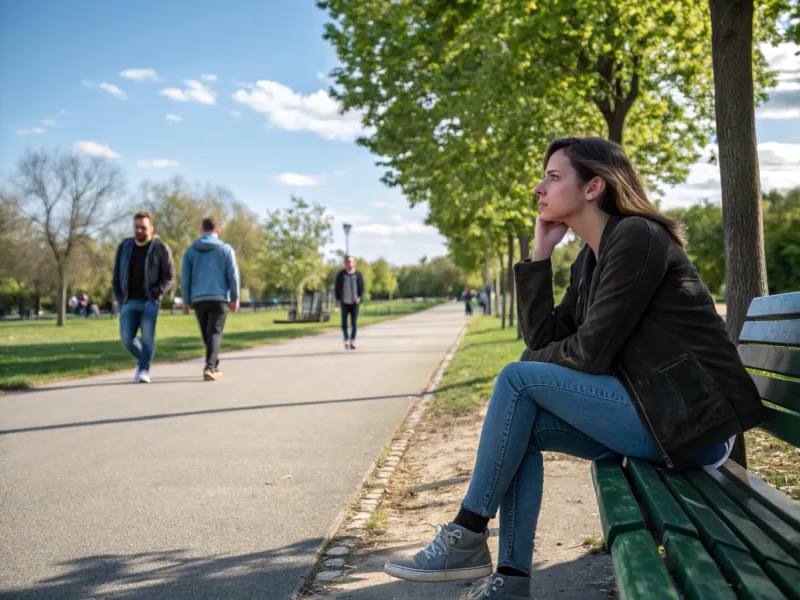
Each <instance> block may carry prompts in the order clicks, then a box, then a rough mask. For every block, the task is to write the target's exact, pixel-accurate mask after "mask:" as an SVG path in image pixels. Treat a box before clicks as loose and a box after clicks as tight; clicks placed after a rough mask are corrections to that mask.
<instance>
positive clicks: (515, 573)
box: [497, 567, 531, 579]
mask: <svg viewBox="0 0 800 600" xmlns="http://www.w3.org/2000/svg"><path fill="white" fill-rule="evenodd" d="M497 572H498V573H500V575H505V576H506V577H527V578H528V579H530V577H531V576H530V575H528V574H527V573H523V572H522V571H520V570H519V569H515V568H514V567H497Z"/></svg>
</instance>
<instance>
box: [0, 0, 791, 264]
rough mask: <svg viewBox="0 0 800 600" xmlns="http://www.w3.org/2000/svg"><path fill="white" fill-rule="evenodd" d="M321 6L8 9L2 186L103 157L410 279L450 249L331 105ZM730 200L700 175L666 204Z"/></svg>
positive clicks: (766, 125)
mask: <svg viewBox="0 0 800 600" xmlns="http://www.w3.org/2000/svg"><path fill="white" fill-rule="evenodd" d="M325 20H326V16H325V14H324V13H323V12H322V11H320V10H319V9H317V8H316V6H315V4H314V1H313V0H290V1H288V0H260V1H258V0H234V1H232V2H231V3H227V4H224V3H222V2H219V1H214V2H211V1H207V0H201V1H198V0H194V1H191V2H190V1H187V0H170V1H168V2H155V1H152V0H145V1H138V2H120V1H118V2H110V1H108V0H80V1H70V2H67V1H64V2H53V1H49V0H48V1H45V0H25V1H24V2H23V1H19V0H0V178H5V177H6V176H7V175H8V174H9V173H10V172H11V171H13V169H14V166H15V164H16V161H17V159H18V157H19V156H20V154H21V153H22V152H23V151H24V150H25V148H27V147H29V146H34V147H40V146H43V147H48V148H53V147H59V148H62V149H76V150H78V151H81V152H86V153H90V154H100V155H107V156H110V157H112V158H114V160H117V161H119V163H120V164H121V165H122V166H123V167H124V168H125V171H126V175H127V179H128V183H129V186H130V188H131V191H135V189H136V187H137V186H138V184H139V182H140V181H142V180H145V179H149V180H162V179H166V178H169V177H171V176H173V175H176V174H180V175H182V176H184V177H185V178H186V179H187V180H189V181H201V182H207V181H208V182H213V183H215V184H221V185H225V186H226V187H228V188H229V189H231V191H232V192H233V193H234V194H235V196H236V197H237V198H238V199H239V200H242V201H244V202H246V203H247V204H248V205H249V206H250V207H251V208H252V209H254V210H256V211H258V212H259V213H261V214H263V212H264V211H265V210H267V209H274V208H277V207H281V206H286V205H287V204H288V201H289V195H290V194H292V193H294V194H298V195H301V196H303V197H304V198H306V199H307V200H310V201H316V202H320V203H321V204H323V205H325V206H327V207H328V208H329V210H330V211H331V212H332V214H333V215H334V216H335V218H336V226H335V236H336V239H335V242H334V244H335V245H336V246H337V247H340V246H342V245H343V234H342V231H341V223H342V222H344V221H350V222H352V223H353V224H354V225H355V227H354V232H353V234H352V235H351V250H352V251H353V252H355V253H356V254H359V255H362V256H365V257H366V258H369V259H374V258H377V257H378V256H384V257H386V258H387V259H388V260H389V261H390V262H392V263H395V264H403V263H409V262H415V261H417V260H418V259H419V258H420V257H421V256H423V255H427V256H435V255H439V254H444V253H445V251H446V250H445V247H444V245H443V240H442V238H441V237H440V236H439V235H438V234H437V233H436V232H435V230H432V228H430V227H428V226H425V225H424V224H423V221H424V218H425V209H424V208H418V209H416V210H414V211H412V210H409V208H408V205H407V203H406V202H405V201H404V199H403V197H402V196H401V194H400V193H399V192H397V191H396V190H390V189H388V188H386V187H385V186H383V185H382V184H381V183H380V182H379V177H380V175H381V169H379V168H378V167H376V166H374V162H375V157H373V156H371V155H370V154H369V153H368V152H367V151H366V150H364V149H362V148H359V147H358V146H356V144H355V143H354V142H353V139H354V137H355V136H356V135H357V134H358V132H359V130H360V125H359V122H358V116H357V115H345V116H341V115H338V113H337V110H336V109H337V106H336V103H335V102H334V101H333V100H332V99H330V98H329V97H328V95H327V92H326V91H325V90H327V89H328V85H329V82H328V81H327V79H326V78H325V74H326V73H328V72H330V70H331V69H332V68H333V67H334V66H335V65H336V56H335V54H334V52H333V50H332V49H331V47H330V46H329V44H328V43H327V42H325V41H323V40H322V31H323V24H324V23H325ZM795 51H796V48H795V47H793V46H788V45H787V46H783V47H781V48H778V49H770V50H769V51H768V52H769V59H770V63H771V64H772V65H773V66H774V67H775V68H777V69H778V70H779V71H780V73H781V83H780V85H779V87H778V89H777V90H775V91H774V92H773V93H772V95H771V99H770V102H769V103H768V104H767V105H766V106H764V107H762V108H761V109H760V112H759V115H760V116H759V118H758V119H757V128H758V136H759V150H760V155H761V164H762V181H763V184H764V187H766V188H771V187H786V186H789V185H797V184H800V61H798V59H797V57H795V56H794V53H795ZM705 196H709V197H712V198H716V197H718V196H719V172H718V170H717V169H716V167H714V166H712V165H708V164H698V165H695V166H694V167H693V168H692V173H691V175H690V177H689V179H688V181H687V184H685V185H682V186H678V187H677V188H675V189H672V190H668V191H667V194H666V204H667V205H668V206H672V205H684V204H688V203H690V202H693V201H696V200H697V199H699V198H701V197H705Z"/></svg>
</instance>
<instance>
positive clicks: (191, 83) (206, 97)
mask: <svg viewBox="0 0 800 600" xmlns="http://www.w3.org/2000/svg"><path fill="white" fill-rule="evenodd" d="M184 83H185V84H186V86H187V87H186V88H185V89H179V88H166V89H163V90H161V92H159V93H160V94H161V95H162V96H166V97H167V98H172V99H173V100H177V101H178V102H190V101H192V102H199V103H200V104H206V105H208V106H213V105H215V104H216V103H217V93H216V92H214V91H213V90H212V89H211V88H209V87H207V86H204V85H203V84H202V83H200V82H199V81H197V80H196V79H187V80H186V81H185V82H184Z"/></svg>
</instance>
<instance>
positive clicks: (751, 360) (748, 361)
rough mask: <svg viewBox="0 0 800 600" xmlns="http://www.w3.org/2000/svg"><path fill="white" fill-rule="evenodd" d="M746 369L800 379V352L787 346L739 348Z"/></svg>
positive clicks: (742, 346)
mask: <svg viewBox="0 0 800 600" xmlns="http://www.w3.org/2000/svg"><path fill="white" fill-rule="evenodd" d="M739 357H740V358H741V359H742V362H743V363H744V366H745V367H750V368H751V369H759V370H761V371H771V372H772V373H779V374H780V375H788V376H789V377H800V350H798V349H796V348H787V347H785V346H745V345H740V346H739Z"/></svg>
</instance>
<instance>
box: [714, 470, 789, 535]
mask: <svg viewBox="0 0 800 600" xmlns="http://www.w3.org/2000/svg"><path fill="white" fill-rule="evenodd" d="M719 471H720V473H722V474H723V475H725V477H727V478H728V479H730V480H731V481H733V482H734V483H735V484H736V485H738V486H739V487H740V488H742V489H743V490H744V491H745V492H747V493H748V494H750V495H751V496H753V497H754V498H755V499H756V500H758V501H759V502H761V503H762V504H763V505H764V506H766V507H767V508H769V509H770V510H771V511H772V512H774V513H775V514H777V515H778V516H779V517H781V518H782V519H783V520H784V521H786V522H787V523H789V525H791V526H792V527H794V528H795V529H797V530H798V531H800V502H795V501H794V500H791V499H790V498H788V497H787V496H786V495H785V494H783V493H782V492H779V491H778V490H776V489H775V488H774V487H772V486H771V485H769V484H768V483H767V482H765V481H764V480H763V479H761V478H760V477H757V476H756V475H753V474H752V473H751V472H750V471H748V470H746V469H745V468H744V467H742V466H741V465H739V464H737V463H735V462H733V461H732V460H728V461H726V462H725V464H723V465H722V466H721V467H720V468H719Z"/></svg>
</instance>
